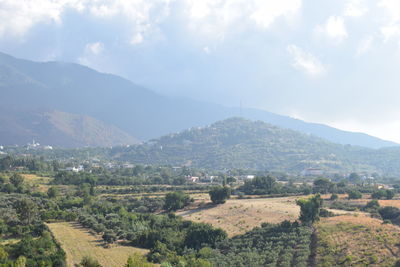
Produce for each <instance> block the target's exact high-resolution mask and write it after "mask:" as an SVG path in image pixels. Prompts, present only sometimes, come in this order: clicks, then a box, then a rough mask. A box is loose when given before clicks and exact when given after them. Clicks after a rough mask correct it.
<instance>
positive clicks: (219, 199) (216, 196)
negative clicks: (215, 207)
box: [209, 186, 231, 204]
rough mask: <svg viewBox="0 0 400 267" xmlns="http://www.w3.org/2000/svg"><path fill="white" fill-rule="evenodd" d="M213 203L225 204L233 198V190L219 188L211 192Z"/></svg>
mask: <svg viewBox="0 0 400 267" xmlns="http://www.w3.org/2000/svg"><path fill="white" fill-rule="evenodd" d="M209 194H210V198H211V201H212V202H213V203H214V204H223V203H225V202H226V200H227V199H229V198H230V196H231V189H230V188H229V187H226V186H224V187H222V186H217V187H214V188H213V189H211V191H210V192H209Z"/></svg>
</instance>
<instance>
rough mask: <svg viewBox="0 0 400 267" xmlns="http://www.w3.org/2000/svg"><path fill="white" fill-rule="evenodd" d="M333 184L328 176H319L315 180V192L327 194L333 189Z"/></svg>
mask: <svg viewBox="0 0 400 267" xmlns="http://www.w3.org/2000/svg"><path fill="white" fill-rule="evenodd" d="M332 186H333V184H332V182H331V181H329V180H328V179H326V178H318V179H315V180H314V193H321V194H326V193H329V192H330V191H331V188H332Z"/></svg>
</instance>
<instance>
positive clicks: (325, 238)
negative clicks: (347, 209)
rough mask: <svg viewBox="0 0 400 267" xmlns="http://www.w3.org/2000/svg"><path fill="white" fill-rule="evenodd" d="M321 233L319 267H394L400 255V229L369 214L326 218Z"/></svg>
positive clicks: (321, 226) (321, 225) (319, 236)
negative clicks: (399, 244)
mask: <svg viewBox="0 0 400 267" xmlns="http://www.w3.org/2000/svg"><path fill="white" fill-rule="evenodd" d="M317 233H318V248H317V258H316V259H317V266H393V264H394V262H395V261H396V257H398V256H400V250H399V247H398V246H397V244H398V243H399V240H400V228H399V227H397V226H394V225H391V224H382V221H380V220H378V219H374V218H370V217H368V216H365V215H358V216H352V215H343V216H337V217H331V218H323V219H322V220H321V222H320V223H318V224H317Z"/></svg>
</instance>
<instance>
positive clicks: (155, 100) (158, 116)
mask: <svg viewBox="0 0 400 267" xmlns="http://www.w3.org/2000/svg"><path fill="white" fill-rule="evenodd" d="M0 90H1V92H2V96H3V97H4V99H7V101H4V103H3V107H4V108H14V109H15V108H16V107H20V108H23V109H24V110H29V109H37V108H45V109H52V110H60V111H64V112H68V113H73V114H80V115H88V116H91V117H93V118H95V119H97V120H99V121H103V122H104V123H106V124H108V125H114V126H116V127H118V128H119V129H121V130H123V131H124V132H127V133H128V134H129V135H131V136H134V137H137V138H139V139H141V140H148V139H150V138H157V137H159V136H162V135H165V134H168V133H172V132H177V131H182V130H184V129H187V128H190V127H193V126H200V125H207V124H210V123H213V122H215V121H218V120H223V119H226V118H229V117H232V116H239V115H240V116H241V117H245V118H249V119H256V120H262V121H265V122H268V123H271V124H274V125H277V126H280V127H284V128H288V129H293V130H297V131H301V132H303V133H309V134H312V135H315V136H319V137H323V138H326V139H328V140H329V141H332V142H336V143H341V144H352V145H360V146H367V147H373V148H379V147H385V146H394V145H397V144H396V143H393V142H389V141H385V140H381V139H379V138H375V137H372V136H369V135H366V134H361V133H352V132H346V131H341V130H338V129H335V128H332V127H329V126H325V125H321V124H313V123H306V122H303V121H301V120H297V119H293V118H290V117H286V116H281V115H277V114H274V113H270V112H267V111H263V110H257V109H248V108H244V109H240V108H229V107H223V106H220V105H216V104H210V103H204V102H199V101H194V100H190V99H184V98H171V97H166V96H162V95H159V94H156V93H154V92H153V91H150V90H147V89H145V88H143V87H140V86H138V85H135V84H134V83H132V82H130V81H128V80H126V79H123V78H121V77H118V76H115V75H111V74H103V73H99V72H96V71H94V70H92V69H90V68H88V67H84V66H81V65H78V64H71V63H60V62H45V63H38V62H32V61H28V60H22V59H16V58H14V57H11V56H9V55H6V54H3V53H0ZM3 128H4V127H3Z"/></svg>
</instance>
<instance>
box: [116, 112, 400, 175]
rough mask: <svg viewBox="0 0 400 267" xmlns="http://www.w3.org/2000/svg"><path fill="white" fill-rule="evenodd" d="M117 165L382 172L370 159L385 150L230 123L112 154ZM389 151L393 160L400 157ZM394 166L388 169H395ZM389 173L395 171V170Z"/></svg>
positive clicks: (257, 123)
mask: <svg viewBox="0 0 400 267" xmlns="http://www.w3.org/2000/svg"><path fill="white" fill-rule="evenodd" d="M111 151H112V153H111V154H112V155H114V158H116V159H118V160H126V161H132V162H137V163H143V164H167V165H177V166H180V165H189V166H194V167H200V168H210V169H219V170H223V169H233V168H243V169H248V168H250V169H258V170H276V171H295V172H299V171H301V170H303V169H305V168H309V167H317V168H323V169H325V170H329V171H352V170H358V171H368V172H374V171H379V172H386V171H388V170H390V168H392V167H393V166H392V167H389V166H384V165H379V162H378V161H377V160H379V159H374V157H375V156H377V155H379V154H381V157H380V159H382V157H386V156H387V155H386V152H384V150H375V149H368V148H363V147H354V146H347V145H340V144H334V143H331V142H329V141H326V140H324V139H321V138H318V137H315V136H310V135H307V134H302V133H299V132H296V131H293V130H287V129H283V128H279V127H276V126H273V125H270V124H267V123H264V122H261V121H250V120H247V119H242V118H230V119H227V120H224V121H219V122H216V123H214V124H212V125H210V126H207V127H203V128H201V127H198V128H191V129H189V130H186V131H183V132H181V133H177V134H170V135H167V136H163V137H161V138H159V139H155V140H150V141H149V142H147V143H145V144H141V145H136V146H132V147H129V148H122V147H119V148H113V149H112V150H111ZM399 152H400V151H399V150H398V149H393V155H396V154H397V155H400V153H399ZM398 161H399V160H398V159H397V160H395V162H392V163H391V164H397V163H399V162H398ZM394 168H397V169H398V167H396V165H394Z"/></svg>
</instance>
